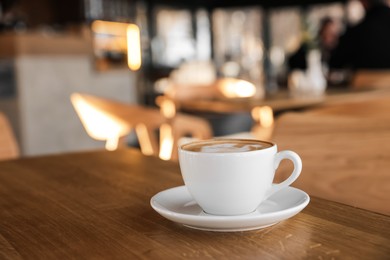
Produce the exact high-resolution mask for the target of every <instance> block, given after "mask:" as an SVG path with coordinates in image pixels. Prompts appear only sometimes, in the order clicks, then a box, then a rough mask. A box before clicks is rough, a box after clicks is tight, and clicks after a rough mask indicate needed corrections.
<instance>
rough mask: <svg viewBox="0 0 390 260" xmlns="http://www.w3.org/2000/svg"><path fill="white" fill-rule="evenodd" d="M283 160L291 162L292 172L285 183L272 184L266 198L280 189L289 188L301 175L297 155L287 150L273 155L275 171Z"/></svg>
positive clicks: (300, 164) (300, 165)
mask: <svg viewBox="0 0 390 260" xmlns="http://www.w3.org/2000/svg"><path fill="white" fill-rule="evenodd" d="M284 159H288V160H291V161H292V162H293V164H294V170H293V172H292V173H291V175H290V176H289V177H288V178H287V179H286V180H285V181H283V182H281V183H278V184H274V185H273V186H272V189H271V190H270V192H269V193H268V194H267V196H266V197H267V198H268V197H270V196H271V195H272V194H275V193H276V192H278V191H280V190H281V189H284V188H286V187H288V186H290V185H291V184H292V183H293V182H294V181H295V180H296V179H297V178H298V177H299V175H300V174H301V171H302V160H301V158H300V157H299V155H298V154H297V153H295V152H293V151H288V150H286V151H281V152H278V153H277V154H276V155H275V162H274V163H275V164H274V168H275V170H276V169H277V168H278V167H279V164H280V162H281V161H282V160H284Z"/></svg>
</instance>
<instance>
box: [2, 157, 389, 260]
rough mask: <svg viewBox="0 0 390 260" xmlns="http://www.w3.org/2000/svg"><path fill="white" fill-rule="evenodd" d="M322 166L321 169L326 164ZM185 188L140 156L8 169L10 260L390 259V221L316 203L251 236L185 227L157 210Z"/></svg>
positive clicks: (46, 161)
mask: <svg viewBox="0 0 390 260" xmlns="http://www.w3.org/2000/svg"><path fill="white" fill-rule="evenodd" d="M318 167H321V165H318ZM179 185H183V182H182V179H181V176H180V171H179V166H178V164H176V163H173V162H166V161H161V160H159V159H157V158H155V157H146V156H143V155H142V154H141V153H139V152H138V151H136V150H132V149H124V150H118V151H115V152H107V151H96V152H85V153H74V154H63V155H54V156H44V157H36V158H26V159H19V160H12V161H5V162H1V163H0V258H3V259H21V258H29V259H97V258H98V259H131V258H150V259H172V258H184V257H189V258H191V257H194V258H202V259H204V258H222V259H223V258H226V259H227V258H230V259H231V258H250V259H301V258H308V259H386V258H388V256H389V255H390V216H386V215H381V214H376V213H373V212H370V211H366V210H361V209H358V208H354V207H350V206H346V205H343V204H339V203H335V202H331V201H327V200H323V199H318V198H312V200H311V202H310V204H309V205H308V207H307V208H305V209H304V210H303V211H302V212H301V213H299V214H298V215H296V216H295V217H293V218H291V219H288V220H285V221H282V222H280V223H279V224H276V225H274V226H272V227H269V228H265V229H261V230H257V231H248V232H236V233H214V232H205V231H198V230H193V229H189V228H186V227H184V226H182V225H178V224H176V223H173V222H171V221H169V220H166V219H164V218H163V217H161V216H160V215H158V214H157V213H156V212H155V211H153V209H152V208H151V206H150V205H149V201H150V198H151V197H152V196H153V195H155V194H156V193H157V192H159V191H162V190H164V189H167V188H171V187H174V186H179Z"/></svg>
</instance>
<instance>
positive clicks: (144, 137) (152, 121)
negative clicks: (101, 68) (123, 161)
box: [71, 93, 212, 160]
mask: <svg viewBox="0 0 390 260" xmlns="http://www.w3.org/2000/svg"><path fill="white" fill-rule="evenodd" d="M71 101H72V104H73V106H74V108H75V110H76V112H77V114H78V116H79V117H80V120H81V122H82V124H83V126H84V128H85V130H86V132H87V133H88V135H89V136H90V137H92V138H94V139H97V140H104V141H106V149H108V150H115V149H117V147H118V146H121V145H122V146H124V145H125V143H124V138H123V137H125V136H127V135H129V134H130V132H131V131H132V130H134V131H135V132H136V134H137V138H138V142H139V144H140V148H141V151H142V153H143V154H145V155H154V156H159V157H160V158H161V159H163V160H170V159H176V157H175V156H173V157H172V155H175V154H176V149H175V145H176V144H178V143H179V139H180V138H182V137H185V136H193V137H196V138H210V137H211V136H212V131H211V127H210V126H209V125H208V122H207V121H205V120H203V119H201V118H198V117H195V116H190V115H184V114H180V113H176V112H174V113H172V112H171V114H169V113H170V112H165V113H167V114H168V115H169V116H168V117H167V114H163V112H162V111H161V112H160V110H159V109H156V108H148V107H144V106H140V105H130V104H126V103H121V102H118V101H114V100H110V99H107V98H101V97H97V96H92V95H86V94H80V93H74V94H72V95H71ZM188 126H191V127H190V128H188ZM159 134H160V135H159Z"/></svg>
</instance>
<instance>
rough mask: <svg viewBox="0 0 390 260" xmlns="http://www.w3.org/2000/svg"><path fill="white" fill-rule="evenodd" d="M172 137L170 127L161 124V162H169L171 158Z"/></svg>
mask: <svg viewBox="0 0 390 260" xmlns="http://www.w3.org/2000/svg"><path fill="white" fill-rule="evenodd" d="M172 148H173V135H172V127H171V126H170V125H169V124H162V125H161V127H160V154H159V157H160V159H162V160H165V161H167V160H169V159H171V157H172Z"/></svg>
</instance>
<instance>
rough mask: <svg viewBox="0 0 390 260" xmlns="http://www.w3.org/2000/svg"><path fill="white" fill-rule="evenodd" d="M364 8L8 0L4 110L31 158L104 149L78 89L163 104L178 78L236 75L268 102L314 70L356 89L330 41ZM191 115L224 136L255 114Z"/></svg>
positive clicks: (0, 78) (1, 48)
mask: <svg viewBox="0 0 390 260" xmlns="http://www.w3.org/2000/svg"><path fill="white" fill-rule="evenodd" d="M364 16H365V9H364V6H363V5H362V2H360V1H357V0H349V1H341V0H340V1H325V0H322V1H321V0H318V1H317V0H316V1H305V0H301V1H294V0H280V1H262V0H257V1H254V0H241V1H234V0H225V1H220V0H208V1H207V0H193V1H176V0H159V1H154V0H148V1H136V0H68V1H54V0H35V1H29V0H0V110H1V111H2V112H3V113H4V114H5V115H6V117H7V118H8V120H9V122H10V125H11V127H12V131H13V132H14V134H15V138H16V140H17V143H18V146H19V149H20V155H21V156H32V155H40V154H50V153H62V152H68V151H79V150H88V149H94V148H100V147H103V146H104V143H103V142H102V141H98V140H94V139H93V138H91V137H90V136H88V134H87V132H86V131H85V128H86V127H85V125H84V127H85V128H84V127H83V124H82V122H81V121H80V118H79V116H78V115H79V114H77V113H76V111H75V108H74V107H73V105H74V104H73V105H72V103H71V99H70V97H71V95H72V94H73V93H87V94H91V95H96V96H99V97H103V98H107V99H112V100H116V101H119V102H123V103H125V104H134V105H139V106H142V107H150V108H156V109H158V104H157V103H156V98H158V97H160V96H162V95H164V94H167V93H169V90H171V89H172V86H173V85H175V86H181V85H185V86H209V85H211V84H213V83H214V82H215V81H216V80H218V79H221V78H223V79H226V78H229V79H241V80H244V81H245V82H250V83H251V87H254V89H255V91H254V92H253V93H252V94H249V95H248V96H250V97H251V98H252V99H256V100H265V99H268V98H272V97H273V95H277V93H280V92H281V91H291V89H292V88H293V87H294V86H292V85H293V84H297V83H296V81H297V80H298V81H299V80H300V79H301V78H300V77H301V76H302V75H301V74H299V71H301V72H302V71H305V70H307V68H308V67H311V68H312V70H311V71H312V72H313V75H315V73H316V68H317V74H316V75H317V77H316V78H315V79H314V81H313V82H312V85H313V86H318V91H317V92H319V93H320V92H321V91H322V90H323V88H325V87H326V88H328V89H329V88H345V86H348V84H349V83H348V80H349V78H348V73H344V74H343V73H341V74H340V73H339V74H337V73H336V74H334V75H333V76H332V77H329V76H328V71H329V64H328V62H329V59H328V56H329V49H330V48H333V47H334V45H335V44H336V42H337V39H338V37H339V36H340V35H342V34H343V32H344V31H345V30H346V28H348V27H351V26H353V25H355V24H358V23H359V21H361V19H362V18H363V17H364ZM327 25H330V27H326V26H327ZM388 26H390V25H388ZM305 51H306V52H308V51H311V52H310V53H312V54H310V57H311V58H310V59H309V60H307V59H306V58H307V55H308V54H306V53H305ZM316 53H317V54H318V53H319V54H321V55H320V56H318V55H316ZM301 56H302V57H303V60H302V57H301ZM318 72H319V73H318ZM291 82H292V83H291ZM294 82H295V83H294ZM241 89H242V90H244V89H245V87H242V88H241ZM225 90H226V89H223V90H222V92H223V94H224V98H228V97H232V98H235V97H239V96H234V95H233V96H231V95H232V94H231V93H230V94H229V93H227V92H226V93H225V92H224V91H225ZM248 91H249V92H250V91H251V90H250V89H249V90H248ZM184 92H185V93H190V91H189V90H188V91H184ZM206 92H207V91H206V90H205V89H204V90H202V94H201V95H206V94H205V93H206ZM179 93H180V92H179V91H176V92H175V94H176V95H177V97H180V94H179ZM313 93H314V92H313ZM321 93H322V92H321ZM290 94H291V93H290ZM229 95H230V96H229ZM237 95H238V94H237ZM243 95H244V97H245V98H248V96H245V93H244V94H243ZM184 96H185V94H184ZM292 96H293V95H292ZM189 99H191V98H189ZM160 101H161V100H160ZM160 103H161V102H160ZM176 105H177V104H176ZM176 109H178V108H176ZM124 110H125V109H124ZM124 110H123V111H124ZM181 112H183V113H187V114H189V115H192V116H197V117H200V118H203V119H206V120H207V122H209V123H210V124H211V126H212V131H213V135H214V136H222V135H230V134H235V133H238V132H242V131H248V130H250V129H251V127H252V126H253V119H254V117H253V115H251V112H250V111H249V112H248V111H245V112H242V111H237V112H236V113H215V111H214V113H212V112H207V111H206V112H199V111H196V112H195V111H191V109H187V110H186V109H182V110H181ZM271 113H272V112H271ZM165 118H166V119H167V120H168V121H169V118H170V117H169V116H166V115H165ZM83 123H85V122H83ZM102 124H104V123H102ZM140 132H141V130H139V131H138V132H137V134H138V135H139V134H140ZM95 139H96V138H95ZM136 139H137V138H135V137H134V136H133V137H132V136H131V135H130V136H129V137H128V139H127V141H126V142H127V143H128V144H130V145H134V146H138V145H139V143H138V140H136Z"/></svg>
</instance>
